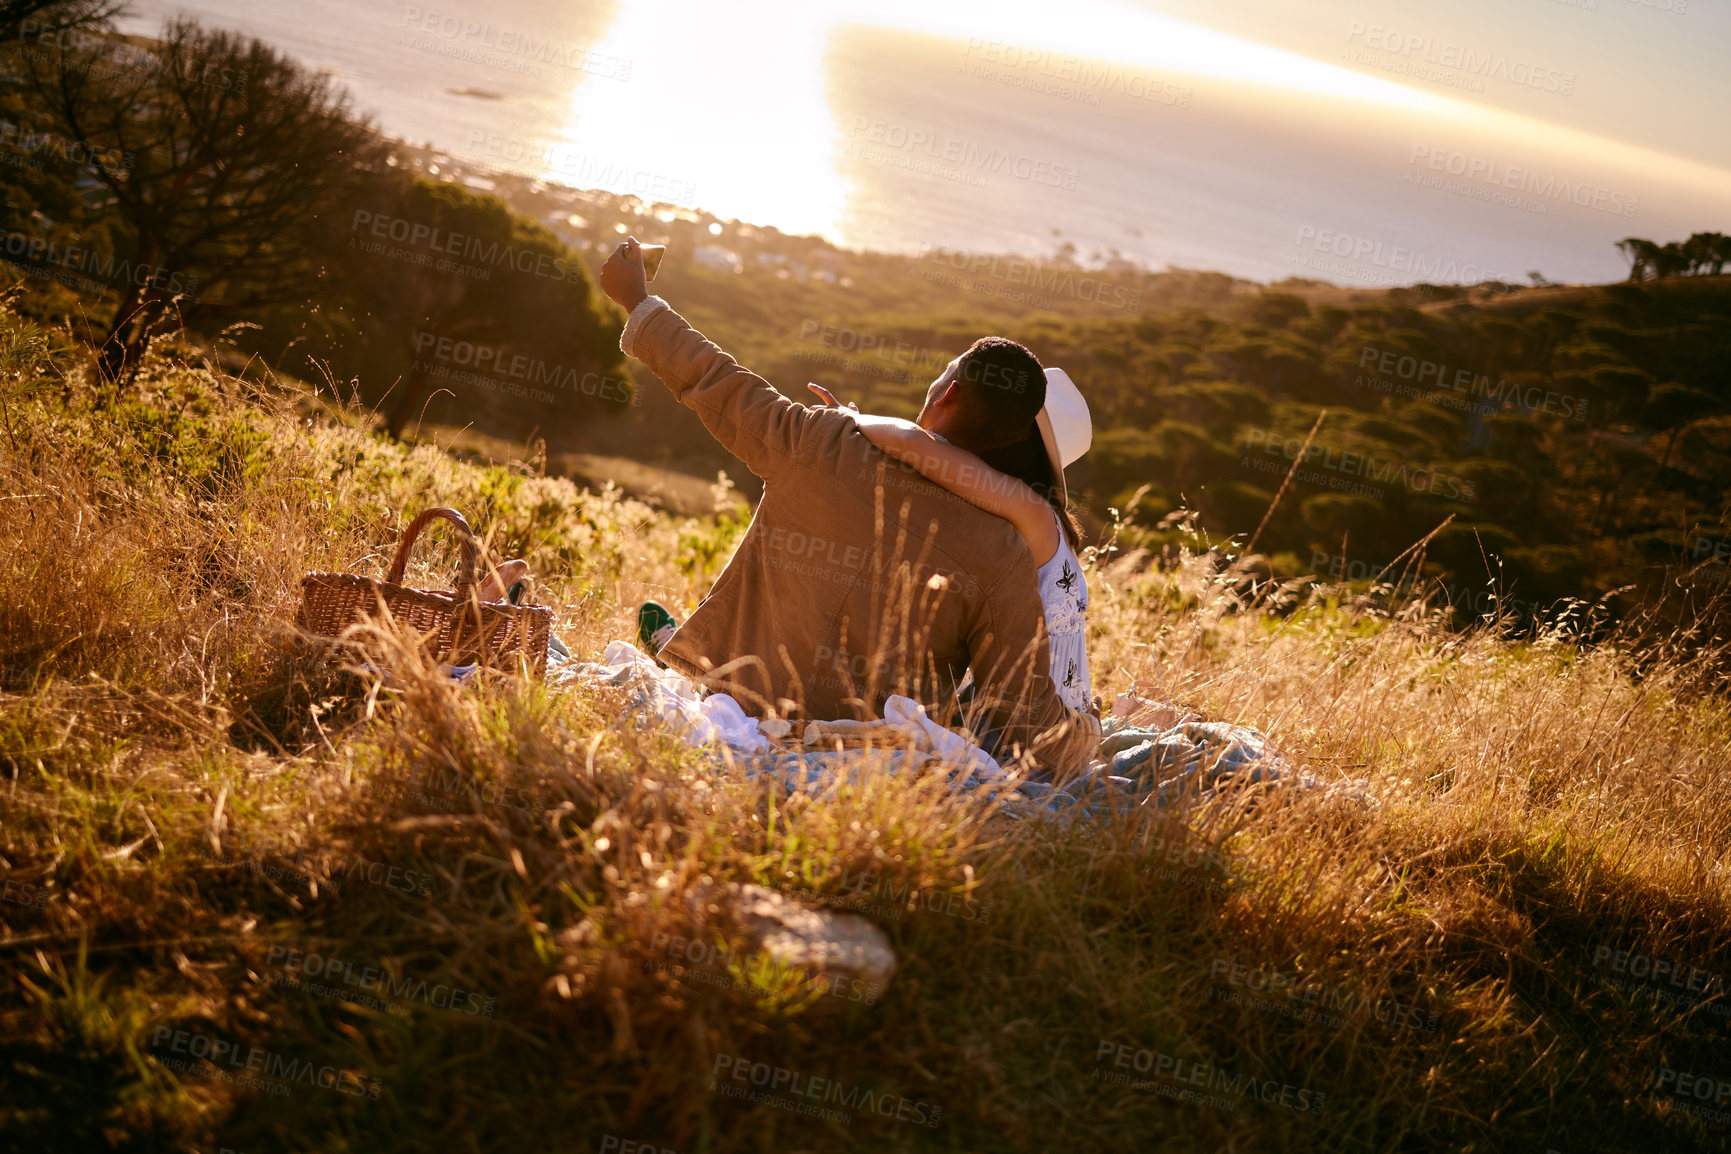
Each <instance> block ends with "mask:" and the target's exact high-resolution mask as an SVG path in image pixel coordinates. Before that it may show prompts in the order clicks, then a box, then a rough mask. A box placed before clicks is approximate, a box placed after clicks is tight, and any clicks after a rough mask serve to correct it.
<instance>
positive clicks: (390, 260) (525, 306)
mask: <svg viewBox="0 0 1731 1154" xmlns="http://www.w3.org/2000/svg"><path fill="white" fill-rule="evenodd" d="M315 256H316V257H317V259H318V260H319V261H320V263H321V265H322V268H323V276H322V278H321V280H320V283H319V286H318V288H317V289H316V291H314V292H312V293H309V296H308V300H307V302H306V305H307V307H306V308H304V309H302V310H297V313H296V315H295V317H294V318H293V324H292V327H291V326H289V325H285V324H282V323H272V324H271V325H270V326H269V331H267V332H263V333H261V334H260V336H261V337H262V338H263V339H264V340H265V341H266V342H268V344H266V345H264V346H260V347H259V351H261V352H264V353H265V355H266V356H267V358H268V357H270V354H271V352H273V351H275V350H276V349H283V348H285V346H290V347H292V351H291V352H289V353H288V355H287V356H286V357H282V356H279V357H277V358H272V359H276V360H277V361H278V363H279V364H280V365H281V366H282V367H283V368H285V369H286V370H287V371H290V372H294V373H296V374H298V375H301V376H306V377H311V378H313V379H317V378H320V377H325V376H327V375H328V376H330V377H332V378H334V379H339V380H352V381H355V382H356V385H357V389H358V395H359V397H360V399H361V400H362V401H363V402H365V403H366V404H368V405H370V406H372V407H374V408H376V409H377V410H378V411H380V412H382V413H383V414H384V417H385V422H386V427H387V429H388V430H389V431H390V432H391V433H392V434H393V435H397V436H400V435H402V434H403V433H405V432H406V431H408V430H409V429H410V428H412V427H413V425H414V424H415V423H416V422H417V421H419V420H421V419H422V417H423V416H424V415H425V416H428V417H430V419H433V420H438V419H439V417H438V416H437V415H436V414H437V411H438V409H439V408H445V409H447V410H448V411H449V413H450V415H451V416H453V417H458V418H460V419H461V420H463V421H471V420H474V421H478V423H480V424H481V425H482V426H483V427H488V428H490V429H491V430H492V431H495V432H498V433H501V434H507V435H512V436H517V435H521V434H523V433H526V432H527V431H528V430H529V428H530V427H533V426H540V427H541V428H542V429H546V428H548V427H549V426H557V425H559V424H561V423H564V422H567V421H570V420H571V419H573V418H580V417H582V416H592V415H594V414H595V413H597V412H599V411H601V410H602V409H604V408H607V407H611V408H613V409H614V410H617V409H619V408H622V407H624V406H625V405H626V404H628V403H629V402H630V400H631V397H632V392H633V386H632V384H631V381H630V377H629V375H628V374H627V372H626V371H625V368H624V357H623V355H622V354H621V353H620V351H619V343H618V342H619V326H620V325H621V324H622V323H623V318H622V317H621V316H620V315H619V314H618V312H617V310H616V309H615V308H614V307H613V306H612V305H611V304H610V303H608V302H607V301H606V300H605V298H603V297H602V296H601V294H600V293H598V292H596V291H595V289H594V285H593V283H592V281H591V279H590V276H589V271H588V268H587V267H586V266H585V265H584V263H583V259H582V257H581V256H579V255H578V254H577V253H575V252H573V251H572V250H571V249H569V248H567V247H566V246H565V245H564V244H562V243H561V242H560V241H559V240H558V238H557V237H555V236H554V235H553V234H552V233H551V232H549V231H547V230H546V229H545V228H543V227H541V226H540V225H538V224H536V223H535V222H534V221H533V220H531V219H529V218H527V217H523V216H519V215H517V214H515V213H513V212H512V211H511V210H510V209H509V208H507V207H506V206H505V205H504V204H503V203H502V202H500V201H499V200H498V199H496V198H494V197H492V196H483V195H477V194H475V193H472V192H469V191H467V190H465V189H463V188H460V187H458V186H457V185H455V184H451V183H442V182H435V181H427V180H421V179H417V178H415V177H413V176H410V175H408V174H407V173H406V172H404V171H402V170H400V169H392V168H389V167H386V168H383V169H382V170H381V171H379V172H377V173H375V174H374V176H373V179H372V180H371V181H370V182H369V183H368V184H367V186H366V187H364V188H363V189H361V190H360V192H359V197H358V199H357V200H355V201H354V203H352V204H350V205H348V206H347V208H346V211H344V212H343V213H341V214H339V216H338V217H337V218H334V219H333V220H331V221H330V222H329V224H328V225H327V226H325V227H323V228H321V229H320V230H319V233H318V236H317V238H316V248H315ZM441 393H444V394H449V395H450V396H451V397H452V398H453V400H452V402H451V403H449V404H445V403H442V402H441V403H440V404H439V405H434V404H433V399H434V398H435V397H438V396H439V395H440V394H441Z"/></svg>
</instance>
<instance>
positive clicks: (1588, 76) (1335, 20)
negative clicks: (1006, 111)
mask: <svg viewBox="0 0 1731 1154" xmlns="http://www.w3.org/2000/svg"><path fill="white" fill-rule="evenodd" d="M1139 7H1141V8H1143V9H1145V10H1147V11H1150V12H1155V13H1159V14H1161V15H1165V16H1171V17H1175V18H1177V19H1181V20H1185V21H1189V22H1191V23H1194V24H1197V25H1200V26H1203V27H1208V28H1212V29H1216V30H1218V31H1221V32H1225V33H1229V34H1231V35H1233V36H1237V37H1241V38H1243V39H1246V40H1249V41H1253V42H1256V43H1259V44H1264V45H1267V46H1269V47H1273V48H1279V49H1283V50H1285V51H1287V52H1293V53H1297V54H1299V55H1303V56H1307V57H1310V58H1312V59H1316V60H1323V61H1331V62H1336V61H1338V59H1339V57H1340V54H1341V52H1342V51H1343V50H1344V49H1345V48H1346V47H1348V45H1349V43H1351V41H1349V40H1348V33H1349V30H1350V29H1352V28H1353V26H1354V25H1364V26H1365V27H1366V30H1367V31H1366V33H1365V34H1361V35H1360V36H1358V38H1357V40H1356V43H1358V44H1360V45H1363V44H1364V43H1365V42H1366V36H1367V35H1368V28H1369V27H1370V26H1377V27H1380V28H1383V29H1384V30H1386V31H1388V32H1396V33H1401V34H1404V35H1410V36H1414V37H1419V38H1425V39H1428V40H1429V41H1430V42H1431V44H1432V46H1433V47H1432V48H1431V54H1432V56H1433V57H1434V56H1436V55H1437V54H1438V53H1439V52H1440V51H1441V50H1442V46H1443V45H1444V44H1450V43H1452V44H1457V45H1460V46H1462V47H1463V48H1469V47H1470V48H1473V49H1475V50H1477V51H1480V52H1503V53H1507V54H1508V55H1509V56H1510V57H1511V58H1518V59H1521V60H1524V61H1526V62H1528V63H1530V64H1534V65H1537V66H1539V67H1543V68H1546V69H1549V70H1552V71H1557V72H1564V73H1571V74H1573V75H1574V77H1575V84H1574V86H1573V88H1574V91H1573V92H1572V93H1571V94H1570V95H1568V96H1563V95H1561V94H1560V93H1551V92H1546V91H1544V90H1543V86H1542V85H1541V86H1540V87H1538V88H1534V87H1519V86H1515V85H1506V84H1505V85H1494V86H1487V91H1486V92H1484V93H1482V94H1480V93H1472V94H1463V98H1464V99H1466V100H1469V101H1471V102H1473V103H1479V104H1484V105H1487V106H1489V107H1492V108H1496V109H1498V110H1501V111H1506V112H1515V113H1520V114H1523V115H1527V116H1532V117H1534V118H1536V119H1538V120H1541V121H1545V122H1549V123H1553V124H1558V125H1564V126H1567V127H1570V128H1574V129H1579V130H1583V131H1587V132H1592V133H1595V134H1599V135H1603V136H1605V137H1608V138H1610V139H1612V140H1618V141H1622V142H1626V143H1633V144H1641V145H1644V146H1646V147H1649V148H1653V149H1656V150H1658V151H1661V152H1666V153H1670V154H1673V155H1676V156H1682V157H1688V158H1691V159H1695V160H1700V161H1704V162H1706V163H1709V164H1712V165H1714V166H1716V167H1719V168H1724V169H1731V67H1728V66H1727V60H1726V55H1727V52H1728V51H1731V4H1728V3H1726V0H1576V2H1575V3H1565V2H1563V0H1447V3H1438V2H1435V0H1302V2H1300V3H1292V2H1290V0H1224V2H1222V0H1140V4H1139ZM1349 67H1350V65H1349ZM1364 71H1368V70H1364ZM1560 87H1561V86H1560V85H1559V88H1560Z"/></svg>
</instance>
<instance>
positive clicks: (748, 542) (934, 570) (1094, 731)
mask: <svg viewBox="0 0 1731 1154" xmlns="http://www.w3.org/2000/svg"><path fill="white" fill-rule="evenodd" d="M601 288H602V289H603V291H605V292H606V293H607V295H608V296H609V297H611V298H612V299H613V300H614V301H615V302H616V303H618V304H619V305H620V306H621V307H623V308H624V309H625V310H626V311H627V312H628V313H630V319H629V320H628V321H627V322H626V325H625V331H624V332H623V333H622V334H621V335H620V338H619V347H620V348H621V349H622V350H624V351H625V353H627V354H628V355H630V356H633V357H636V358H637V359H638V360H640V361H642V362H643V363H644V364H645V365H647V366H648V367H649V369H650V370H651V371H652V372H654V373H655V375H656V376H658V377H659V378H661V380H662V381H663V382H664V383H665V384H666V385H667V387H668V388H669V389H671V390H672V391H673V395H674V396H675V397H676V398H678V400H679V401H680V403H681V404H683V405H685V406H686V407H687V408H689V409H691V410H693V411H694V412H696V413H697V415H698V416H699V417H700V418H701V419H702V421H703V423H704V426H705V427H706V428H708V429H709V431H710V432H711V433H712V434H713V435H714V436H715V438H716V440H718V441H720V442H721V444H722V445H723V446H724V447H725V448H726V449H727V450H728V451H729V452H731V453H733V454H734V455H735V456H737V457H738V458H739V459H740V460H742V461H744V462H745V464H746V466H747V467H748V468H750V469H751V471H752V472H753V473H755V474H757V475H758V476H759V477H761V478H763V482H764V487H763V499H762V501H761V502H760V503H759V504H758V508H757V513H756V515H755V516H754V517H753V518H752V521H751V527H750V528H749V529H748V530H747V531H746V534H745V537H744V539H743V540H742V541H741V542H740V544H739V548H738V550H737V551H736V552H735V553H734V555H733V558H732V559H731V560H730V561H729V562H728V564H727V567H726V568H725V569H724V570H722V572H721V575H720V576H719V577H718V578H717V579H716V582H715V585H714V588H713V589H712V590H711V591H710V593H709V596H708V597H706V598H704V601H703V604H702V605H701V606H699V607H698V609H697V611H696V612H694V613H693V614H692V615H691V618H690V620H688V621H686V622H685V624H684V625H683V626H682V627H680V628H679V630H678V631H677V632H676V633H675V634H674V635H673V637H672V639H671V640H670V641H669V642H667V644H666V645H665V646H664V647H663V648H662V650H661V652H660V658H661V660H662V661H664V662H666V663H667V664H668V665H670V666H672V667H673V668H675V669H678V670H679V671H680V672H681V673H684V674H687V675H688V676H691V677H693V678H695V679H697V680H699V681H701V682H703V683H704V684H706V685H708V686H710V687H711V688H713V689H717V690H723V691H725V692H728V693H731V694H733V695H734V696H735V697H736V698H738V699H739V701H740V702H741V704H743V705H744V706H745V707H746V709H747V710H748V711H750V712H752V713H755V714H757V715H759V716H762V715H763V714H764V713H766V712H767V711H769V710H774V711H775V712H776V713H777V714H778V715H780V716H784V717H787V716H804V717H807V718H818V719H829V718H841V717H846V716H850V715H852V716H855V717H876V716H880V715H881V712H880V711H881V709H882V705H883V700H884V698H885V697H886V696H888V695H889V694H891V693H901V694H905V695H907V696H909V697H912V698H914V699H915V700H916V701H921V702H924V703H925V704H926V705H927V706H928V707H929V708H931V709H932V710H933V711H934V715H935V716H937V717H939V718H940V719H948V718H950V717H951V716H952V715H953V712H954V709H955V706H956V700H957V699H956V689H957V685H958V683H959V682H960V681H961V680H962V678H963V675H964V673H965V672H967V671H971V673H972V678H973V689H972V695H971V697H970V698H969V704H968V706H967V708H966V717H965V718H964V720H965V723H966V724H967V725H968V726H969V727H970V728H971V729H972V730H973V731H974V732H975V733H976V734H978V735H980V736H981V738H982V739H983V740H985V741H987V742H989V743H991V744H993V745H995V747H996V748H995V749H994V750H993V752H995V753H996V754H998V755H999V756H1000V757H1001V758H1003V757H1011V756H1014V755H1015V754H1016V753H1017V751H1018V750H1025V751H1028V752H1030V753H1032V755H1033V757H1034V758H1035V760H1036V761H1037V762H1038V763H1039V764H1040V765H1041V766H1042V767H1043V768H1045V769H1046V770H1047V771H1049V772H1051V773H1053V774H1054V775H1057V776H1059V777H1065V776H1069V775H1070V774H1072V773H1074V772H1076V771H1077V770H1079V769H1080V768H1081V767H1082V766H1083V765H1084V764H1086V762H1087V761H1088V760H1089V758H1090V757H1092V756H1093V753H1094V750H1095V748H1096V746H1097V744H1098V742H1099V737H1100V729H1099V723H1098V722H1097V721H1096V720H1095V719H1094V718H1093V717H1091V716H1089V715H1087V714H1081V713H1077V712H1075V711H1073V710H1070V709H1068V708H1066V707H1065V706H1064V704H1063V703H1062V702H1061V701H1060V700H1059V698H1058V695H1057V691H1056V688H1055V686H1054V685H1053V683H1052V679H1051V677H1050V676H1049V672H1048V668H1049V662H1050V653H1049V647H1048V644H1047V641H1046V638H1045V635H1044V628H1045V614H1044V611H1043V609H1042V607H1041V604H1040V597H1039V590H1038V586H1037V583H1036V577H1035V571H1034V562H1033V558H1032V557H1031V556H1030V555H1029V553H1028V549H1027V546H1026V545H1025V544H1024V543H1023V541H1022V538H1021V536H1020V535H1019V534H1018V533H1017V532H1016V530H1015V528H1014V527H1013V526H1011V525H1010V523H1009V522H1008V521H1005V520H1003V519H1001V518H999V517H995V516H993V515H992V514H990V513H987V512H985V511H984V510H981V509H979V508H977V507H975V506H973V505H970V504H968V503H966V502H964V501H961V500H959V499H957V498H956V497H955V496H954V495H952V494H951V493H949V492H948V491H947V490H944V489H942V488H940V487H939V486H937V485H935V484H933V483H932V482H931V481H928V480H927V479H926V478H925V477H923V476H920V475H919V474H918V473H916V472H911V471H909V470H907V469H906V468H904V467H903V466H902V465H900V464H899V463H898V462H895V461H892V460H891V459H890V458H889V457H887V456H885V455H884V454H883V453H881V452H879V451H878V450H877V449H875V448H873V447H872V445H871V444H870V443H869V442H868V441H867V440H866V438H865V437H864V435H862V434H861V433H860V432H859V429H858V427H857V426H856V425H855V423H854V421H853V420H852V418H851V417H849V416H846V415H844V414H842V413H840V412H837V411H835V410H833V409H825V408H807V407H805V406H804V405H799V404H795V403H794V402H793V401H791V400H789V399H788V398H786V397H784V396H782V394H781V393H779V392H777V391H776V389H775V388H774V387H772V386H771V385H770V384H769V382H767V381H765V380H764V379H763V378H762V377H759V376H757V375H756V374H755V373H752V372H749V371H747V370H746V369H744V368H742V367H740V365H739V364H738V363H737V362H735V361H734V359H733V358H732V357H730V356H728V355H727V354H726V353H725V352H723V351H722V350H721V349H719V348H717V347H716V346H715V345H713V344H711V343H710V342H709V341H708V340H705V339H704V337H703V335H702V334H701V333H699V332H697V331H696V330H695V329H693V328H692V327H691V326H690V325H689V324H687V323H686V321H685V319H684V318H683V317H681V316H680V315H679V314H678V313H676V312H674V311H673V310H672V309H671V308H669V307H668V306H667V302H666V301H663V300H662V299H661V298H659V297H652V296H650V295H649V291H648V286H647V285H646V284H645V279H644V272H643V258H642V254H641V252H640V250H639V248H638V244H637V241H636V238H634V237H633V238H629V239H627V240H626V242H625V243H624V244H621V245H620V246H619V248H618V250H617V251H615V252H614V253H613V255H612V256H610V257H609V258H608V260H607V263H606V264H605V265H603V266H602V269H601ZM1044 400H1045V375H1044V372H1043V371H1042V369H1041V367H1040V363H1039V361H1038V360H1037V359H1035V357H1034V355H1033V354H1032V353H1030V352H1028V350H1027V349H1025V348H1023V347H1022V346H1020V345H1018V344H1016V343H1015V342H1013V341H1007V340H1003V339H1002V338H988V339H986V340H983V341H980V342H977V343H976V344H975V346H974V347H973V348H971V349H969V350H968V352H967V353H964V354H963V355H962V356H961V357H959V358H957V359H956V360H955V361H953V362H951V364H950V365H949V367H948V368H946V369H945V370H944V373H943V375H942V376H940V377H939V378H938V379H937V380H936V381H934V382H933V383H932V386H931V389H930V391H929V392H928V394H927V396H926V403H925V408H924V409H923V410H921V412H920V415H919V424H920V426H921V427H922V428H925V429H927V430H929V431H931V432H933V433H935V434H937V435H939V436H942V437H944V438H945V439H947V440H949V441H950V442H951V443H953V444H955V445H957V446H959V447H961V448H964V449H968V450H970V451H973V452H976V453H978V452H986V451H990V450H992V449H995V448H1001V447H1003V446H1005V445H1010V444H1013V443H1016V442H1017V441H1019V440H1020V439H1021V438H1022V437H1023V436H1025V435H1026V434H1027V431H1028V429H1029V428H1030V427H1031V426H1032V424H1033V422H1034V418H1035V416H1036V415H1037V414H1038V413H1039V411H1040V407H1041V405H1042V404H1043V403H1044Z"/></svg>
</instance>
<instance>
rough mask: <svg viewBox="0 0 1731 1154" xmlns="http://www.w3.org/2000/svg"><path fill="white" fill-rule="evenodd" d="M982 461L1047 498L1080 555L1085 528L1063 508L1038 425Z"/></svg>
mask: <svg viewBox="0 0 1731 1154" xmlns="http://www.w3.org/2000/svg"><path fill="white" fill-rule="evenodd" d="M980 459H981V460H982V461H984V462H985V463H986V464H988V465H990V466H991V467H992V468H994V469H996V470H998V472H1000V473H1008V474H1009V475H1010V476H1012V477H1014V478H1016V479H1017V480H1018V481H1021V482H1023V483H1024V484H1026V485H1027V486H1028V487H1029V488H1031V489H1033V490H1034V492H1036V493H1038V494H1040V496H1042V497H1044V498H1046V501H1047V503H1048V504H1050V505H1051V506H1052V511H1053V512H1055V513H1057V514H1058V524H1059V525H1060V526H1061V527H1062V528H1063V530H1064V536H1065V537H1066V538H1067V539H1068V540H1069V542H1070V548H1072V549H1074V550H1076V551H1077V552H1078V553H1079V552H1081V550H1082V527H1081V526H1080V525H1078V524H1077V523H1076V518H1074V517H1072V516H1071V515H1070V510H1069V509H1067V508H1065V507H1064V502H1063V498H1062V497H1061V496H1060V495H1059V491H1058V479H1057V478H1056V477H1055V476H1053V475H1052V458H1051V457H1049V456H1047V455H1046V442H1045V441H1043V440H1042V439H1041V438H1040V427H1039V426H1038V425H1029V426H1028V435H1027V436H1025V437H1023V438H1022V439H1021V440H1019V441H1017V442H1016V443H1015V444H1012V445H1005V446H1004V447H1003V448H1001V449H991V450H988V451H987V452H984V453H981V454H980Z"/></svg>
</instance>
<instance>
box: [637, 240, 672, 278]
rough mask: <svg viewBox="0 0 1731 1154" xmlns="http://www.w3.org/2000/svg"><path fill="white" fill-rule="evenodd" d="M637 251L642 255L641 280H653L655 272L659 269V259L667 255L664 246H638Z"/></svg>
mask: <svg viewBox="0 0 1731 1154" xmlns="http://www.w3.org/2000/svg"><path fill="white" fill-rule="evenodd" d="M637 250H638V251H639V252H641V253H642V254H643V279H644V280H654V279H655V270H656V269H658V268H660V267H661V258H662V257H664V256H666V255H667V246H666V245H664V244H640V245H638V246H637Z"/></svg>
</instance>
